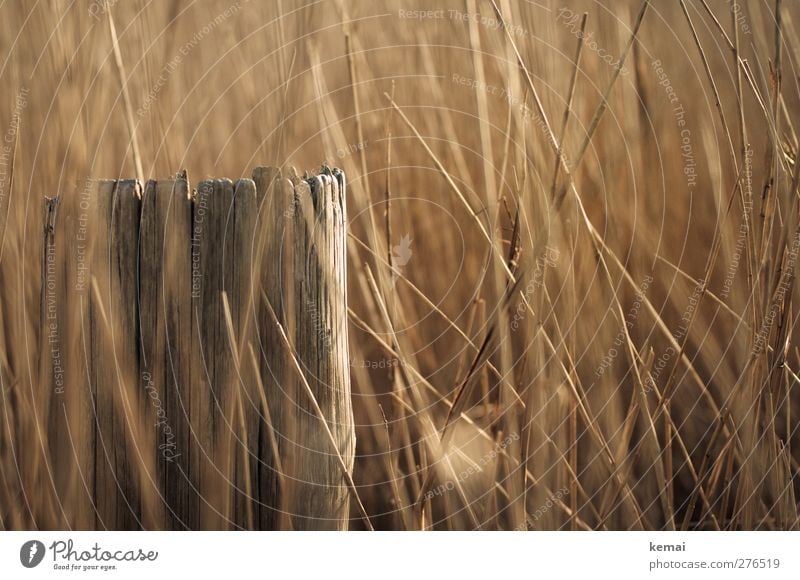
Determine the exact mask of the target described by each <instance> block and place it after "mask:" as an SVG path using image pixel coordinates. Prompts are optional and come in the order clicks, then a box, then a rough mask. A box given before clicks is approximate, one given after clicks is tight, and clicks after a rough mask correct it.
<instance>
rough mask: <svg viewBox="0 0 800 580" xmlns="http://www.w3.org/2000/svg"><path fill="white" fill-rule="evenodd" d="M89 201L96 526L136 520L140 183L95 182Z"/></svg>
mask: <svg viewBox="0 0 800 580" xmlns="http://www.w3.org/2000/svg"><path fill="white" fill-rule="evenodd" d="M94 195H95V198H94V200H93V205H94V208H95V212H94V228H95V232H94V235H95V247H94V253H93V256H92V258H93V259H92V277H91V287H90V289H89V304H90V310H89V318H90V321H91V326H90V332H91V335H90V341H89V344H90V345H91V346H90V358H89V371H90V377H89V378H90V381H91V383H92V385H93V390H94V392H95V407H94V412H95V417H96V429H97V431H96V436H95V437H96V440H95V441H96V442H95V482H94V485H95V505H96V506H97V527H98V528H100V529H110V530H130V529H137V528H139V527H140V526H141V523H140V516H141V504H140V497H139V490H140V486H139V485H138V482H137V478H138V470H137V464H141V459H140V458H139V457H138V454H137V453H136V452H134V446H135V445H136V441H135V440H134V438H133V434H134V433H135V432H136V431H137V428H136V421H135V419H134V417H135V418H138V417H139V415H140V413H139V408H140V407H139V397H138V390H137V389H136V388H135V385H136V383H137V371H138V356H137V345H136V332H135V329H136V323H137V314H138V312H137V296H136V294H137V284H136V282H137V266H138V263H137V261H138V247H137V246H138V240H139V204H140V192H139V184H138V183H137V182H135V181H118V182H114V181H100V182H98V184H97V189H96V191H95V194H94Z"/></svg>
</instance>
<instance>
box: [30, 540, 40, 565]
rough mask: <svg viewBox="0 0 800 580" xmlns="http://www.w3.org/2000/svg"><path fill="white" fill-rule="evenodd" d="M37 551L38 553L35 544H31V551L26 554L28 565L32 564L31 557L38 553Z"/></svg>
mask: <svg viewBox="0 0 800 580" xmlns="http://www.w3.org/2000/svg"><path fill="white" fill-rule="evenodd" d="M38 551H39V545H38V544H36V543H35V542H34V543H33V544H31V551H30V553H29V554H28V564H30V563H31V562H33V557H34V556H36V552H38Z"/></svg>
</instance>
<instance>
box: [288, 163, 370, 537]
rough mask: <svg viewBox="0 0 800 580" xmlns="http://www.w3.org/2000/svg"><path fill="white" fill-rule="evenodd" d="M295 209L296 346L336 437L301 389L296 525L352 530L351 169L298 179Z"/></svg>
mask: <svg viewBox="0 0 800 580" xmlns="http://www.w3.org/2000/svg"><path fill="white" fill-rule="evenodd" d="M294 209H295V211H294V228H295V232H294V236H295V248H294V251H295V257H294V268H295V272H294V295H295V306H294V307H295V321H296V350H297V353H298V359H299V362H300V366H301V368H302V371H303V373H304V375H305V380H306V382H307V383H308V385H309V386H310V387H311V391H312V393H313V396H314V398H315V399H316V402H317V403H318V405H319V409H321V411H322V415H323V416H324V418H325V420H326V421H327V424H328V427H329V429H330V434H332V435H333V441H331V440H330V435H329V433H328V432H327V430H326V429H324V428H323V427H324V426H321V425H320V422H321V418H320V417H318V416H317V411H316V409H315V408H314V405H313V401H311V400H310V397H308V396H304V394H303V393H304V392H305V391H304V388H299V387H298V388H297V392H298V395H297V408H296V409H295V410H294V412H295V415H296V420H297V430H296V432H297V437H298V441H297V442H295V446H294V449H295V457H294V473H293V475H294V477H296V478H297V482H296V486H297V489H296V492H295V495H294V501H293V508H294V514H295V519H294V526H295V528H296V529H334V530H336V529H338V530H344V529H347V527H348V520H349V498H350V490H349V489H348V486H347V477H346V475H345V474H344V473H343V470H342V464H341V462H340V459H339V458H338V457H337V456H336V454H337V453H338V454H340V455H341V459H343V460H344V466H345V467H346V468H347V470H348V471H349V472H350V473H352V469H353V460H354V456H355V431H354V425H353V409H352V402H351V399H350V362H349V361H350V358H349V354H348V352H349V349H348V344H347V290H346V289H347V262H346V243H347V230H346V206H345V180H344V174H343V173H342V172H340V171H338V170H334V171H331V170H329V169H327V168H325V167H323V170H322V172H321V174H320V175H317V176H313V177H311V178H309V179H307V180H300V179H296V180H295V208H294ZM334 443H335V445H336V448H333V444H334Z"/></svg>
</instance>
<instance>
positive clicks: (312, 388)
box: [39, 168, 355, 529]
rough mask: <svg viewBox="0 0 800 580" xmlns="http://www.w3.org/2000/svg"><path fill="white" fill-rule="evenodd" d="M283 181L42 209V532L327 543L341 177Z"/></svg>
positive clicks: (345, 500) (175, 187) (112, 186)
mask: <svg viewBox="0 0 800 580" xmlns="http://www.w3.org/2000/svg"><path fill="white" fill-rule="evenodd" d="M291 173H292V179H286V178H281V176H280V172H279V171H278V170H277V169H275V168H258V169H256V171H255V172H254V175H253V177H254V179H253V180H250V179H240V180H238V181H237V182H236V183H235V184H234V183H233V182H231V181H230V180H227V179H217V180H207V181H203V182H201V183H200V184H199V185H198V189H197V191H196V192H195V193H194V195H193V196H190V194H189V183H188V180H187V179H186V177H185V175H183V176H178V177H177V178H175V179H168V180H160V181H148V182H147V184H146V186H145V188H144V191H141V190H140V186H139V184H138V183H137V182H135V181H108V180H104V181H89V182H87V185H86V187H84V188H83V190H82V191H80V192H79V193H78V195H76V196H74V197H71V198H70V199H69V200H68V201H69V203H66V204H63V203H62V201H61V200H58V201H56V200H49V201H48V202H47V203H46V204H45V216H44V217H45V229H44V245H43V262H42V268H43V269H42V293H41V305H40V307H41V311H40V321H41V327H42V337H41V339H42V342H41V349H42V353H41V354H42V356H41V357H40V359H39V365H40V367H39V374H40V376H41V377H42V389H40V395H41V397H42V401H43V402H42V404H41V407H42V408H43V409H45V410H46V416H47V422H46V425H47V432H48V437H49V449H48V455H49V456H50V458H51V460H50V465H51V466H52V468H53V471H54V473H53V481H54V484H55V489H54V491H55V494H54V498H55V499H54V500H53V503H58V502H61V505H60V506H56V505H53V506H51V507H50V509H49V511H50V512H52V513H53V514H58V513H59V510H60V513H61V514H62V515H61V519H60V520H59V519H58V516H56V517H55V518H54V519H53V521H52V522H50V521H48V522H42V523H43V524H44V525H47V526H50V527H58V526H60V525H61V524H60V523H59V522H60V521H63V522H64V525H66V523H68V524H69V526H71V527H77V528H79V529H96V528H106V529H139V528H144V529H154V528H166V529H226V528H255V529H291V528H295V529H346V528H347V525H348V516H349V500H350V493H351V492H350V490H349V487H350V486H351V485H352V483H351V474H352V468H353V460H354V453H355V435H354V427H353V413H352V407H351V401H350V369H349V357H348V345H347V299H346V262H345V244H346V220H345V190H344V187H345V184H344V175H343V174H341V173H340V172H338V171H330V170H328V169H327V168H324V169H323V172H322V174H321V175H318V176H314V177H311V178H306V179H299V178H298V177H297V176H296V174H295V173H294V171H292V172H291ZM57 216H58V218H57ZM267 303H268V304H269V305H270V308H271V309H272V312H269V308H268V307H267ZM273 316H274V317H273ZM276 321H277V322H278V324H276V323H275V322H276ZM50 325H52V328H51V326H50ZM289 337H293V339H292V338H289ZM290 342H291V343H292V344H289V343H290ZM51 344H52V345H54V346H53V347H52V348H51V349H50V350H48V346H49V345H51ZM298 367H299V368H300V370H301V373H302V375H300V374H298ZM321 416H322V418H321ZM323 420H324V423H323Z"/></svg>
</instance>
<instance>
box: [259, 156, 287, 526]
mask: <svg viewBox="0 0 800 580" xmlns="http://www.w3.org/2000/svg"><path fill="white" fill-rule="evenodd" d="M253 180H254V181H255V185H256V191H257V195H258V200H259V224H258V226H257V231H259V232H260V234H261V235H260V237H259V240H258V243H259V244H260V247H261V252H262V255H261V257H260V262H261V265H262V273H261V286H260V289H261V290H263V296H261V295H257V296H256V297H255V298H256V304H258V308H257V310H256V312H257V316H258V328H257V339H258V342H257V347H258V350H257V351H256V353H255V354H256V356H257V362H259V363H260V364H259V373H260V379H261V384H262V386H263V389H264V398H263V403H262V408H261V409H260V412H261V420H260V421H259V433H258V441H259V444H258V447H259V456H258V459H259V463H258V502H259V518H258V526H259V528H260V529H262V530H274V529H287V528H290V527H291V523H290V522H291V519H290V516H291V513H290V509H289V503H288V501H289V496H288V491H289V486H288V485H281V482H282V481H283V482H284V484H285V483H286V482H285V479H284V480H282V478H281V475H282V474H281V473H280V471H282V470H283V471H285V469H286V468H285V466H284V464H286V463H287V462H286V461H285V459H286V457H285V455H286V448H287V446H286V440H287V438H289V435H288V433H287V432H286V428H287V427H288V425H289V424H290V423H291V421H287V420H286V418H285V417H284V415H285V414H286V413H287V412H288V411H289V410H290V409H291V405H290V404H289V401H293V400H294V396H293V389H292V388H291V387H292V384H291V381H290V379H291V378H292V376H293V375H292V371H291V363H290V359H289V355H288V353H287V351H286V349H285V348H284V346H283V344H282V342H281V337H280V334H279V332H278V329H277V328H276V326H275V324H274V323H273V321H272V318H271V317H270V315H269V314H268V312H267V309H266V307H265V304H263V302H262V300H263V298H264V297H266V299H267V300H269V303H270V304H271V306H272V308H273V310H274V312H275V315H276V317H277V318H278V321H279V322H280V323H281V324H282V325H283V326H284V328H287V327H288V326H289V321H290V319H291V312H292V310H291V308H292V305H291V302H290V300H291V297H292V291H293V282H292V278H291V272H292V263H291V259H292V254H291V252H292V246H293V243H292V237H291V232H292V224H293V215H294V214H293V211H294V210H293V203H294V187H293V186H292V183H291V182H290V181H289V180H288V179H285V178H281V175H280V172H279V171H278V170H277V169H276V168H274V167H257V168H256V169H255V170H254V171H253ZM287 286H289V287H290V288H289V291H288V292H287V291H286V289H287ZM287 332H288V330H287ZM281 459H284V461H282V460H281ZM283 475H285V473H283Z"/></svg>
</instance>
